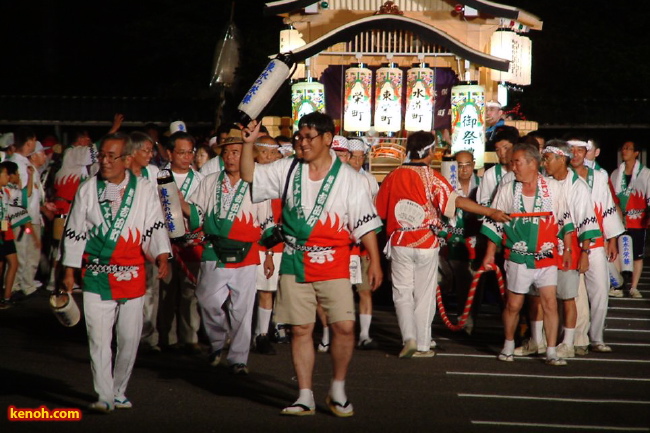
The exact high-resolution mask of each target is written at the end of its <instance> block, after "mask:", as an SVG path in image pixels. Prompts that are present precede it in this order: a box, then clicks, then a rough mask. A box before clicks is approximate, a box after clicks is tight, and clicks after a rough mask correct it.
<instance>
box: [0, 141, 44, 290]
mask: <svg viewBox="0 0 650 433" xmlns="http://www.w3.org/2000/svg"><path fill="white" fill-rule="evenodd" d="M36 143H37V141H36V133H35V132H34V131H33V130H32V129H31V128H20V129H19V130H17V131H16V136H15V143H14V146H15V148H16V151H15V152H14V154H13V155H11V156H10V157H9V158H7V161H13V162H15V163H16V165H18V177H19V178H20V185H21V189H22V192H23V198H25V197H26V206H25V207H26V208H27V213H28V215H29V220H30V222H26V223H25V224H23V225H20V226H17V227H14V229H13V231H14V238H15V245H16V252H17V254H18V271H17V273H16V281H15V284H14V287H13V290H14V291H15V292H19V293H20V295H24V296H29V295H31V294H33V293H34V292H35V291H36V289H37V288H38V287H40V282H37V281H36V271H37V269H38V262H39V261H40V258H41V236H42V233H41V227H42V218H41V210H40V207H41V200H43V199H44V197H43V187H42V186H41V182H40V178H39V177H38V174H37V172H36V168H35V167H34V166H33V165H32V163H31V162H30V161H29V158H28V157H29V155H31V154H32V153H33V152H34V150H35V149H36ZM35 173H36V174H35ZM17 295H18V294H17Z"/></svg>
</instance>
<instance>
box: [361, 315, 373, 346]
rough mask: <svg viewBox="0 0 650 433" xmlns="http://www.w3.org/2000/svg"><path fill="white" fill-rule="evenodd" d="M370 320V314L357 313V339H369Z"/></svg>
mask: <svg viewBox="0 0 650 433" xmlns="http://www.w3.org/2000/svg"><path fill="white" fill-rule="evenodd" d="M370 322H372V314H359V328H360V331H359V341H364V340H370Z"/></svg>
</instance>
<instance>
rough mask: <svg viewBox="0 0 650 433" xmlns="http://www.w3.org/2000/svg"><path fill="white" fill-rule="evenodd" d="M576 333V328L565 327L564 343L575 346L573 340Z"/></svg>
mask: <svg viewBox="0 0 650 433" xmlns="http://www.w3.org/2000/svg"><path fill="white" fill-rule="evenodd" d="M575 335H576V330H575V328H564V340H563V341H562V343H564V344H566V345H567V346H568V347H573V340H574V338H575Z"/></svg>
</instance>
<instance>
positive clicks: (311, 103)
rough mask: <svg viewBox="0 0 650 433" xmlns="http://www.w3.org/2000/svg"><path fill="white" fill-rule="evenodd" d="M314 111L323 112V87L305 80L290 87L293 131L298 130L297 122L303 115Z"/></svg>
mask: <svg viewBox="0 0 650 433" xmlns="http://www.w3.org/2000/svg"><path fill="white" fill-rule="evenodd" d="M314 111H320V112H322V113H324V112H325V86H323V85H322V84H321V83H319V82H318V81H312V80H311V79H307V80H305V81H300V82H297V83H295V84H293V85H292V86H291V118H292V123H293V130H294V131H297V130H298V121H299V120H300V118H301V117H302V116H304V115H305V114H309V113H313V112H314Z"/></svg>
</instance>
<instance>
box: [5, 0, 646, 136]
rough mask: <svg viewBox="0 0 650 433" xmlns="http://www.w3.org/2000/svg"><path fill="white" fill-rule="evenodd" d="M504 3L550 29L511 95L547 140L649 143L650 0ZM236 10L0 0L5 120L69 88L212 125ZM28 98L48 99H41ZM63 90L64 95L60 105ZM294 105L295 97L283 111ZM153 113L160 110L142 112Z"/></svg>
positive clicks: (243, 30) (246, 15)
mask: <svg viewBox="0 0 650 433" xmlns="http://www.w3.org/2000/svg"><path fill="white" fill-rule="evenodd" d="M501 3H503V4H509V5H512V6H516V7H519V8H522V9H524V10H526V11H528V12H530V13H532V14H535V15H537V16H538V17H540V18H541V19H542V20H543V22H544V26H543V30H542V31H533V32H531V38H532V39H533V76H532V82H533V84H532V85H531V86H527V87H526V88H524V91H523V92H511V93H510V101H511V105H514V103H517V102H519V103H521V112H522V113H523V115H524V116H525V117H526V118H528V119H530V120H536V121H538V122H539V123H540V127H541V128H543V129H544V130H545V131H546V132H547V135H549V137H548V138H550V135H553V136H557V135H561V132H562V131H564V130H567V129H569V128H570V129H571V130H576V129H577V130H580V131H583V130H584V131H586V132H588V133H590V134H591V135H593V136H595V137H597V138H600V139H601V140H602V141H604V142H605V144H606V145H608V146H609V147H615V146H617V145H619V144H620V143H621V142H622V141H623V139H624V138H627V137H630V138H633V139H637V140H642V141H646V140H647V138H648V137H647V136H648V128H649V127H650V122H649V121H648V114H649V113H650V104H649V103H648V98H649V96H650V95H649V93H650V91H649V90H648V86H647V85H646V83H645V82H646V81H647V78H648V77H650V61H649V60H648V59H650V37H648V36H647V31H646V29H645V28H644V26H645V20H646V18H645V17H646V15H647V14H646V13H645V12H644V10H645V6H643V3H639V4H638V5H635V4H634V5H633V4H632V3H621V2H612V1H604V0H594V1H590V2H584V1H567V0H545V1H539V0H509V1H503V2H501ZM263 5H264V1H262V0H237V1H236V2H235V23H236V25H237V27H238V29H239V31H240V43H241V62H240V68H239V73H238V76H239V79H238V85H236V86H235V87H234V88H232V89H231V90H230V91H229V93H228V94H227V96H228V103H227V104H226V112H227V113H228V112H230V111H231V110H232V109H233V108H234V107H235V106H236V105H237V103H238V102H239V101H240V100H241V97H242V96H243V94H244V93H245V91H246V90H247V89H248V87H249V86H250V84H251V83H252V81H253V80H254V79H255V78H256V77H257V75H258V74H259V73H260V71H261V70H262V69H263V67H264V66H265V64H266V63H267V62H268V56H269V55H271V54H273V53H276V52H277V51H278V39H279V37H278V32H279V31H280V29H281V28H282V27H283V24H282V21H281V18H279V17H265V16H263ZM230 8H231V2H230V1H227V0H183V1H171V0H156V1H153V0H138V1H133V0H130V1H126V0H113V1H110V2H107V1H95V2H85V3H77V2H69V1H59V2H55V1H14V2H1V3H0V28H2V36H1V37H0V48H1V51H0V52H2V56H3V57H2V67H1V68H0V119H25V118H28V117H29V113H30V110H34V109H36V108H35V107H34V105H36V106H37V107H38V108H39V109H41V110H44V109H45V108H47V107H49V105H48V104H52V105H53V107H52V109H51V110H50V111H52V112H51V113H50V112H47V111H46V114H44V115H43V116H44V117H45V116H49V117H55V116H56V115H57V114H59V112H60V111H61V109H60V108H58V107H59V106H58V105H56V104H58V101H59V100H60V99H61V98H60V96H66V97H67V98H73V97H86V98H96V105H102V106H105V105H107V104H108V105H109V107H108V112H111V111H110V110H112V111H119V109H120V108H121V107H122V106H129V107H133V106H134V104H133V103H132V100H133V99H134V98H137V99H138V101H140V104H141V105H144V106H143V107H142V109H141V110H140V111H141V112H142V113H146V114H141V113H140V111H138V109H137V106H138V105H137V104H135V107H136V108H131V109H132V110H133V111H134V112H133V113H125V114H126V116H127V120H128V119H134V118H137V120H140V121H147V120H155V121H165V122H166V121H171V120H175V119H178V118H181V119H186V120H188V121H199V120H200V121H205V122H208V123H209V122H211V121H213V120H214V112H215V109H216V106H217V96H216V95H215V94H214V93H213V92H211V91H210V89H209V86H208V83H209V80H210V77H211V69H212V62H213V58H214V52H215V47H216V45H217V43H218V41H219V39H220V37H221V36H222V34H223V31H224V29H225V26H226V25H227V22H228V19H229V16H230ZM19 95H39V97H42V100H41V102H36V103H35V102H34V99H33V98H23V99H21V98H20V97H19ZM53 96H58V97H59V98H56V101H57V103H56V104H55V103H53V102H52V100H51V99H52V98H51V97H53ZM141 98H151V100H149V102H147V101H148V100H146V99H145V100H144V101H141ZM71 101H72V99H71ZM72 102H74V101H72ZM72 102H71V103H72ZM152 105H156V107H155V108H157V111H156V110H155V109H153V108H152V107H151V106H152ZM57 110H58V112H57ZM71 110H72V108H71ZM152 110H153V111H152ZM289 113H290V104H289V102H288V97H287V96H286V95H284V97H282V98H280V99H279V100H278V101H277V102H276V104H275V106H274V107H273V110H272V114H277V115H288V114H289ZM61 115H62V116H63V115H67V116H72V117H74V116H77V117H79V118H80V119H79V120H90V119H87V118H84V116H88V115H90V114H88V113H78V114H77V113H74V112H71V113H62V114H61ZM146 116H149V117H152V118H149V119H145V118H142V117H146ZM93 120H98V119H93ZM101 120H109V119H101ZM0 129H3V130H4V129H6V128H3V127H1V126H0Z"/></svg>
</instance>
